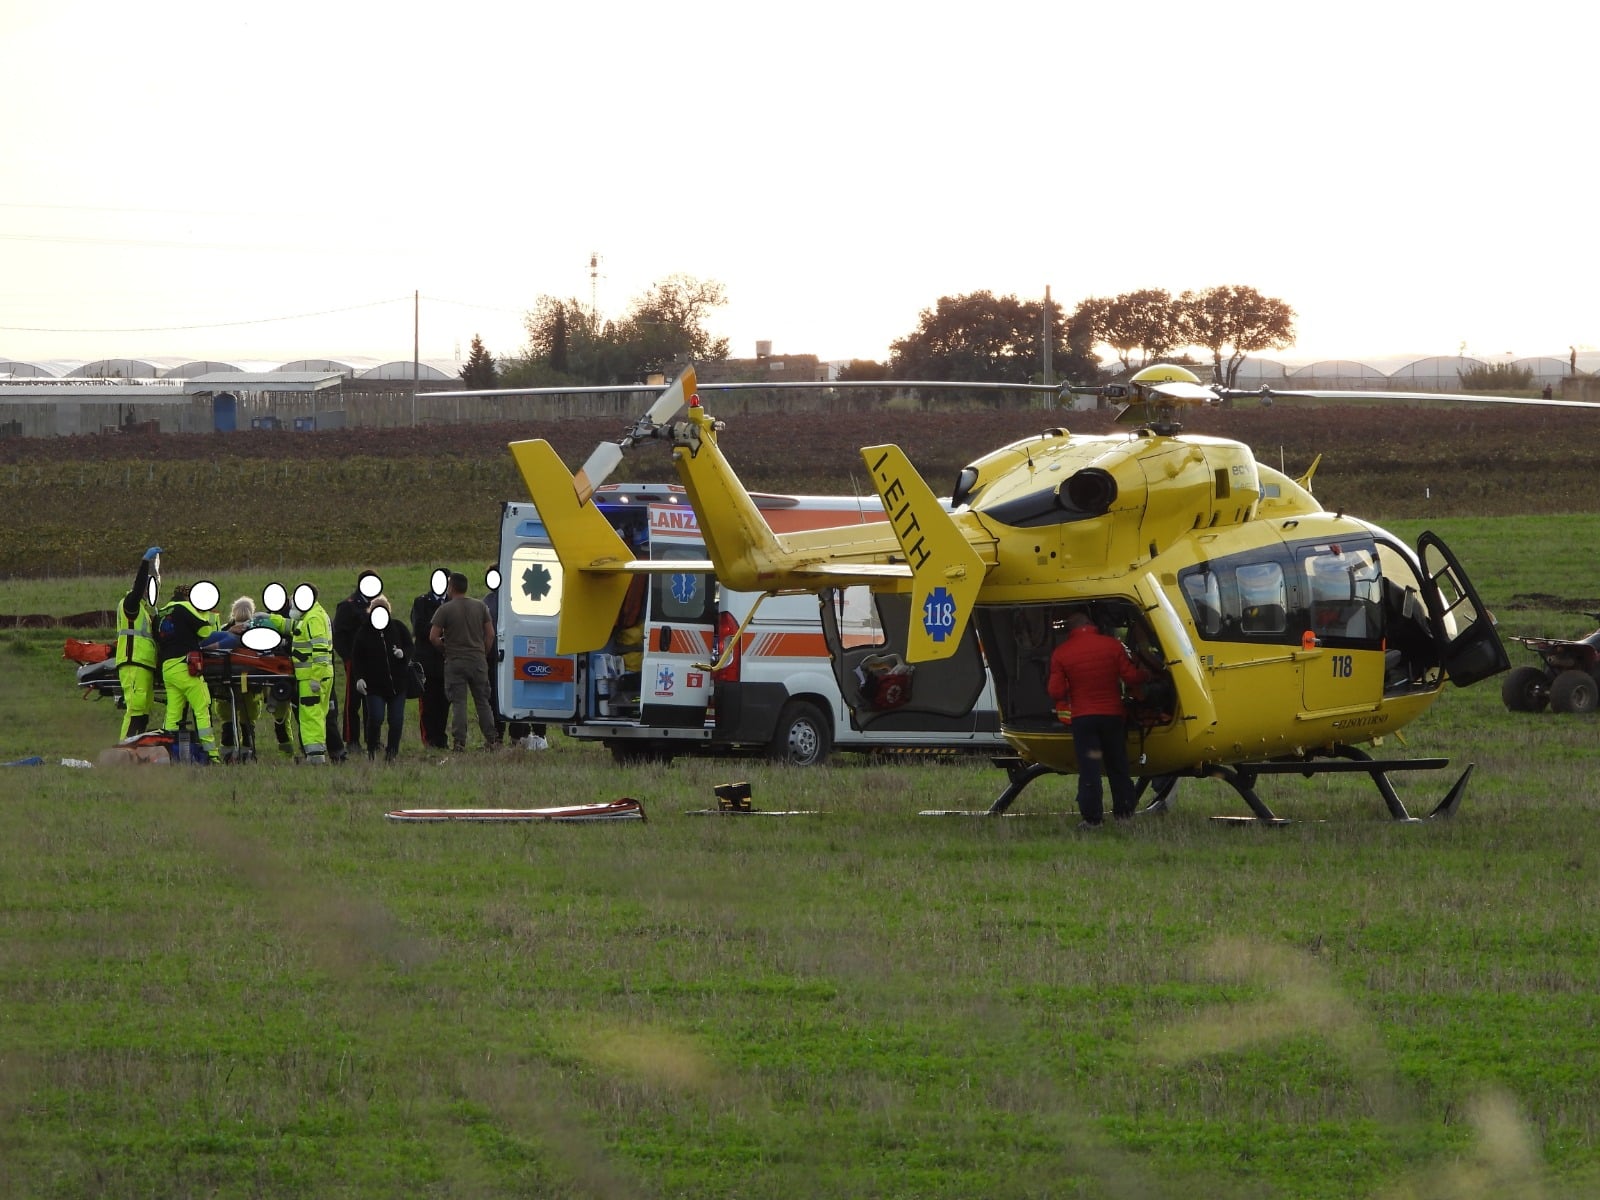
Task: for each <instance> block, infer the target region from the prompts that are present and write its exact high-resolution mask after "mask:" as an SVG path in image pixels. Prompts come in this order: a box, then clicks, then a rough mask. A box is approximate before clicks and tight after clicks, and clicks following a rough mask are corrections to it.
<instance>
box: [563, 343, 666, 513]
mask: <svg viewBox="0 0 1600 1200" xmlns="http://www.w3.org/2000/svg"><path fill="white" fill-rule="evenodd" d="M694 390H695V375H694V368H693V367H686V368H684V371H683V373H682V374H681V375H679V376H678V377H677V378H676V379H674V380H673V381H672V382H671V383H670V384H669V385H668V386H667V389H666V391H664V392H662V393H661V395H659V396H658V397H656V400H655V402H654V403H653V404H651V405H650V407H649V408H648V409H646V410H645V412H644V415H643V416H641V417H640V418H639V419H638V420H637V421H635V422H634V423H633V428H632V429H630V430H628V432H627V433H626V434H624V435H623V437H622V439H621V440H620V441H616V442H601V443H600V444H599V445H598V446H596V447H595V448H594V450H593V452H592V453H591V454H590V455H589V457H588V458H587V459H585V460H584V463H583V466H581V467H579V468H578V471H577V473H576V474H575V475H573V477H572V485H573V487H574V488H576V489H577V493H578V503H579V504H586V503H588V501H589V497H591V496H593V495H594V492H595V489H596V488H598V487H599V486H600V485H601V484H602V483H604V482H605V481H606V480H607V479H609V478H610V476H611V472H613V471H615V470H616V469H617V467H618V465H619V464H620V463H621V462H622V455H623V452H624V451H625V450H627V449H628V448H629V447H630V446H632V445H634V444H635V443H636V442H642V441H644V440H645V439H646V438H650V437H654V436H656V432H657V430H659V429H660V428H661V426H662V425H664V424H665V423H666V421H667V420H668V419H669V418H670V417H672V416H673V415H674V414H676V413H677V411H678V410H679V409H680V408H682V407H683V406H684V405H685V404H687V403H688V401H689V397H690V396H692V395H694Z"/></svg>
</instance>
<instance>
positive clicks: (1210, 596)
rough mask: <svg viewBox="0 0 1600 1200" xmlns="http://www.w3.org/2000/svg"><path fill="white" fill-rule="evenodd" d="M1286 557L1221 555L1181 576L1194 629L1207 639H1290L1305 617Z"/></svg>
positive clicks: (1182, 572)
mask: <svg viewBox="0 0 1600 1200" xmlns="http://www.w3.org/2000/svg"><path fill="white" fill-rule="evenodd" d="M1291 570H1292V568H1290V567H1289V566H1288V564H1287V563H1286V562H1285V561H1280V560H1278V559H1276V558H1265V559H1245V560H1243V561H1241V560H1240V559H1219V560H1217V561H1215V562H1210V563H1202V564H1200V565H1199V566H1196V567H1190V568H1189V569H1188V570H1186V571H1181V572H1179V574H1178V582H1179V584H1180V586H1181V587H1182V589H1183V597H1184V599H1185V600H1186V601H1188V604H1189V615H1190V616H1191V617H1192V618H1193V619H1194V627H1195V632H1196V633H1197V634H1198V635H1199V636H1200V637H1201V638H1202V639H1204V640H1206V641H1223V642H1240V641H1242V642H1258V641H1273V642H1276V641H1285V640H1288V639H1290V638H1291V637H1292V636H1297V630H1298V629H1299V620H1300V615H1299V614H1298V613H1297V612H1296V611H1295V603H1294V602H1293V601H1292V598H1291V586H1290V578H1289V576H1290V571H1291Z"/></svg>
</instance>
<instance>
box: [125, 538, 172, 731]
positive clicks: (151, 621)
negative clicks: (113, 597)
mask: <svg viewBox="0 0 1600 1200" xmlns="http://www.w3.org/2000/svg"><path fill="white" fill-rule="evenodd" d="M160 585H161V547H160V546H151V547H150V549H148V550H146V551H145V552H144V558H142V559H141V560H140V561H139V573H138V574H137V575H135V576H134V577H133V587H132V588H131V589H130V590H129V592H128V594H127V595H126V596H124V597H123V598H122V603H121V604H120V605H119V606H118V608H117V613H118V617H119V621H118V624H117V682H118V683H119V684H120V685H121V686H122V702H123V704H124V705H126V710H125V711H124V712H123V714H122V736H123V737H124V738H128V737H132V736H134V735H136V734H140V733H143V732H144V731H145V730H146V729H149V728H150V706H151V702H152V701H153V699H154V697H155V692H156V670H157V662H156V616H157V614H156V603H155V602H156V589H157V588H158V587H160Z"/></svg>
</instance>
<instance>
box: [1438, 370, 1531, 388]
mask: <svg viewBox="0 0 1600 1200" xmlns="http://www.w3.org/2000/svg"><path fill="white" fill-rule="evenodd" d="M1456 374H1457V376H1459V377H1460V379H1461V386H1462V388H1463V389H1464V390H1465V391H1469V392H1520V391H1526V390H1527V389H1528V388H1530V387H1532V386H1533V368H1532V367H1519V366H1517V364H1516V363H1492V364H1488V365H1479V366H1476V367H1468V368H1467V369H1466V370H1465V371H1457V372H1456Z"/></svg>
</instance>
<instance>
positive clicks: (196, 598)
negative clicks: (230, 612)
mask: <svg viewBox="0 0 1600 1200" xmlns="http://www.w3.org/2000/svg"><path fill="white" fill-rule="evenodd" d="M221 599H222V593H221V592H219V591H217V585H216V584H214V583H212V582H211V580H209V579H202V580H200V582H198V583H196V584H195V585H194V586H193V587H192V588H190V589H189V603H190V604H192V605H194V606H195V607H196V608H198V609H199V610H200V611H201V612H210V611H211V610H212V609H213V608H215V607H216V606H217V601H218V600H221Z"/></svg>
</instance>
